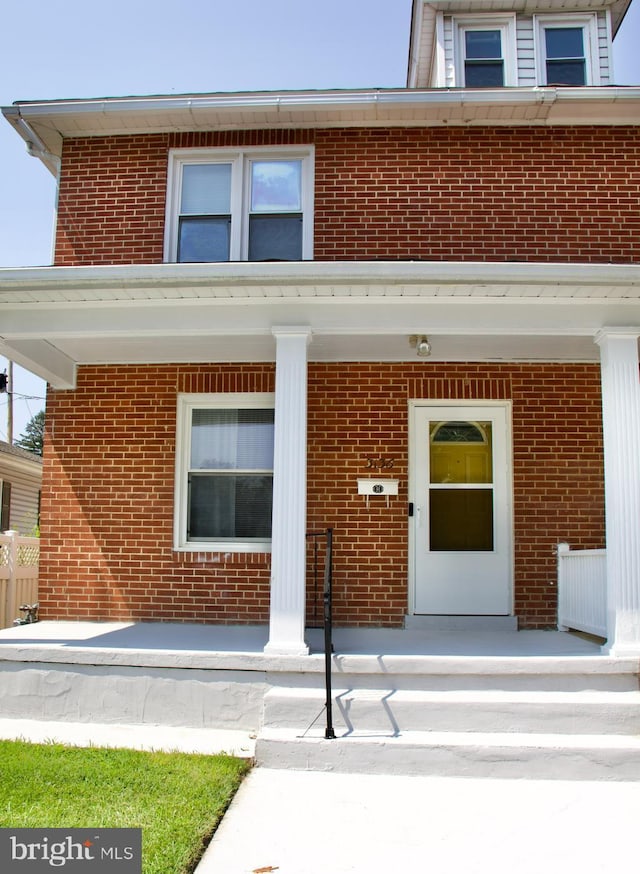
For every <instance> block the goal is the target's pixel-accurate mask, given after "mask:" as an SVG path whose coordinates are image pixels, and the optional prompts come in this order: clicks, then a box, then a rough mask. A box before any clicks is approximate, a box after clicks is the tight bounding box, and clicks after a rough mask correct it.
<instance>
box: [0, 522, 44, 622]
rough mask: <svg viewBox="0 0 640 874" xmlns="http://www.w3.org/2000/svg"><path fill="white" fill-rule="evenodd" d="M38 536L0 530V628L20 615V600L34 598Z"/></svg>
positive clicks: (35, 591) (31, 601)
mask: <svg viewBox="0 0 640 874" xmlns="http://www.w3.org/2000/svg"><path fill="white" fill-rule="evenodd" d="M39 560H40V540H39V539H38V538H37V537H22V535H20V534H18V532H17V531H5V533H4V534H0V628H9V627H10V626H11V625H13V620H14V619H17V618H18V617H19V616H20V609H19V608H20V605H21V604H35V603H36V601H37V600H38V563H39Z"/></svg>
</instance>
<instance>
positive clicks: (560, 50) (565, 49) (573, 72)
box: [544, 27, 586, 85]
mask: <svg viewBox="0 0 640 874" xmlns="http://www.w3.org/2000/svg"><path fill="white" fill-rule="evenodd" d="M544 46H545V56H546V66H547V85H585V84H586V69H585V59H584V41H583V39H582V28H581V27H546V28H545V31H544Z"/></svg>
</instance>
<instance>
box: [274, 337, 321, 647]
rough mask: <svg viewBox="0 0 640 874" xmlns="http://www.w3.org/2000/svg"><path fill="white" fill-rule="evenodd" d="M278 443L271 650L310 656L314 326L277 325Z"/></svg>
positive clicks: (276, 449)
mask: <svg viewBox="0 0 640 874" xmlns="http://www.w3.org/2000/svg"><path fill="white" fill-rule="evenodd" d="M273 335H274V337H275V338H276V401H275V444H274V458H273V521H272V532H271V609H270V615H269V642H268V643H267V645H266V647H265V652H266V653H268V654H270V655H306V654H308V652H309V647H308V646H307V644H306V643H305V640H304V625H305V553H306V548H305V538H306V516H307V512H306V511H307V346H308V343H309V340H310V337H311V329H310V328H309V327H306V326H303V327H274V328H273Z"/></svg>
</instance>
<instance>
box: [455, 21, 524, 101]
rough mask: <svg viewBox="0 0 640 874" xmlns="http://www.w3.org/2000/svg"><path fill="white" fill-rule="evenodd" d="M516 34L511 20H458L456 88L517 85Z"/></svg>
mask: <svg viewBox="0 0 640 874" xmlns="http://www.w3.org/2000/svg"><path fill="white" fill-rule="evenodd" d="M514 33H515V30H514V23H513V20H512V18H511V17H508V18H504V17H502V16H501V17H499V18H496V17H495V16H492V15H491V14H488V15H486V16H483V18H482V19H480V18H474V19H458V18H454V42H455V60H456V64H455V67H456V84H457V85H460V86H463V87H465V88H502V87H503V86H505V85H515V84H516V68H515V37H514Z"/></svg>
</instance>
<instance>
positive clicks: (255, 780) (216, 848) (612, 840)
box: [197, 768, 640, 874]
mask: <svg viewBox="0 0 640 874" xmlns="http://www.w3.org/2000/svg"><path fill="white" fill-rule="evenodd" d="M638 810H640V783H629V782H625V783H618V782H598V783H595V782H582V781H559V780H547V781H543V780H491V779H470V778H441V777H393V776H380V775H376V776H371V775H365V776H363V775H358V776H355V775H351V774H335V773H327V772H311V771H273V770H269V769H266V768H256V769H254V770H253V771H252V772H251V773H250V774H249V776H248V777H247V779H246V780H245V782H244V783H243V785H242V786H241V788H240V790H239V792H238V794H237V795H236V798H235V799H234V801H233V803H232V805H231V807H230V809H229V811H228V812H227V814H226V816H225V818H224V819H223V821H222V824H221V826H220V827H219V829H218V831H217V832H216V834H215V835H214V838H213V841H212V843H211V844H210V846H209V848H208V850H207V851H206V853H205V855H204V857H203V859H202V861H201V862H200V865H199V866H198V868H197V874H253V872H264V874H270V872H272V871H274V872H276V871H277V874H396V872H398V874H413V872H416V874H422V872H425V874H427V872H429V874H431V872H433V874H476V872H477V874H487V872H489V871H490V872H491V874H513V872H514V871H518V874H541V872H544V874H566V872H568V871H580V874H596V872H603V874H604V872H607V874H610V872H611V871H625V870H631V869H632V868H633V869H635V867H636V863H635V861H634V860H635V859H636V858H637V852H638V845H637V844H638V842H637V827H638V826H637V819H638Z"/></svg>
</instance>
